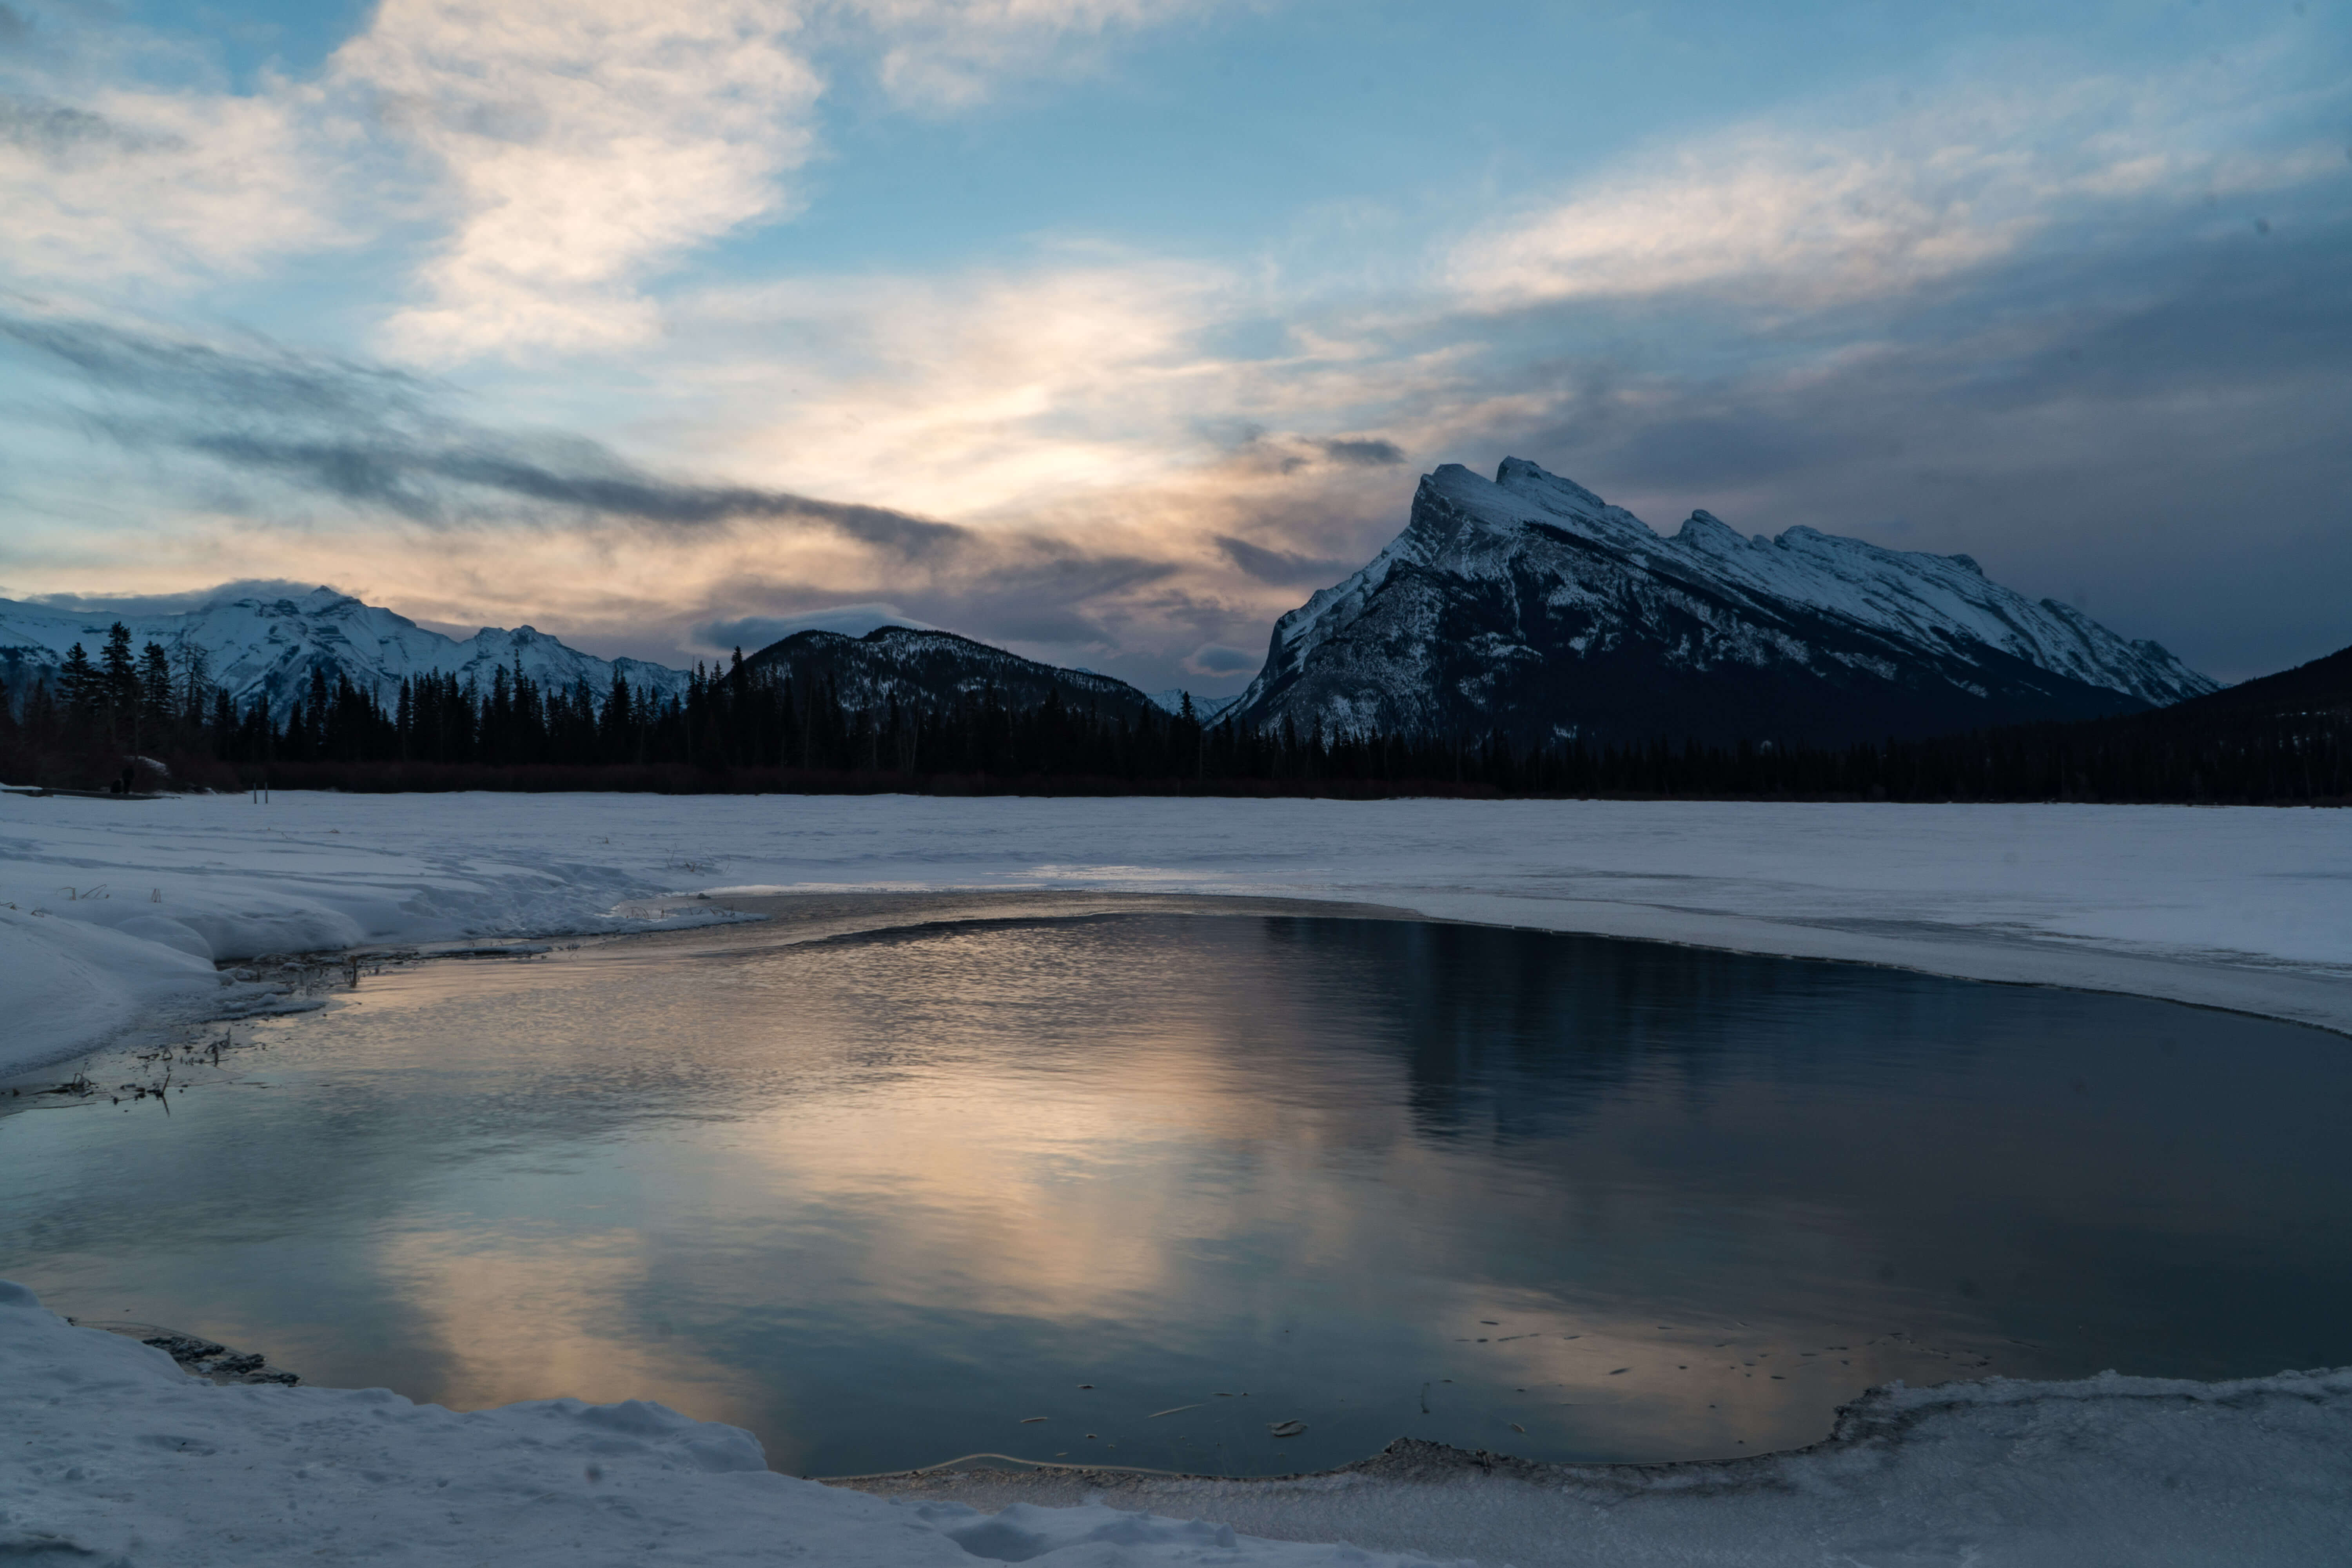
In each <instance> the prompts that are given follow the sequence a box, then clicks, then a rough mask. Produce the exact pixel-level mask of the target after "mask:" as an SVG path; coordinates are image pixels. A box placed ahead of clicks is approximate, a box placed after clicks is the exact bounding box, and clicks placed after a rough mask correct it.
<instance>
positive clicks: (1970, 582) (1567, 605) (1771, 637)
mask: <svg viewBox="0 0 2352 1568" xmlns="http://www.w3.org/2000/svg"><path fill="white" fill-rule="evenodd" d="M2215 689H2217V683H2216V682H2214V681H2212V680H2210V679H2208V678H2206V677H2205V676H2202V675H2200V674H2198V673H2197V672H2196V671H2194V670H2192V669H2189V668H2187V667H2186V666H2185V665H2183V664H2182V663H2181V662H2180V661H2179V659H2177V658H2173V656H2172V655H2171V654H2169V653H2168V652H2166V651H2165V650H2164V648H2162V647H2159V646H2158V645H2157V644H2155V643H2153V642H2126V641H2125V640H2124V639H2123V638H2121V637H2117V636H2116V635H2115V634H2114V633H2113V632H2110V631H2108V630H2107V629H2106V628H2105V626H2100V625H2099V624H2098V623H2097V622H2095V621H2094V620H2092V619H2091V618H2090V617H2089V616H2085V615H2084V614H2082V613H2081V612H2080V611H2078V610H2074V609H2073V608H2070V607H2069V606H2067V605H2062V604H2059V603H2057V602H2056V601H2054V600H2050V599H2044V600H2042V601H2040V602H2039V603H2037V602H2035V601H2033V600H2032V599H2029V598H2027V597H2026V596H2025V595H2021V594H2019V593H2016V592H2014V591H2013V590H2011V589H2008V588H2004V587H2002V586H2001V585H2000V584H1997V583H1994V582H1992V581H1991V580H1990V579H1989V578H1987V577H1986V576H1985V574H1984V573H1983V571H1982V570H1981V569H1980V568H1979V566H1978V565H1977V563H1975V562H1974V561H1971V560H1969V558H1968V557H1967V556H1965V555H1928V554H1923V553H1917V552H1906V551H1895V550H1885V549H1882V548H1880V547H1879V546H1877V545H1874V544H1869V543H1866V542H1863V541H1861V540H1856V539H1843V538H1839V537H1837V536H1836V535H1833V534H1827V533H1822V532H1819V531H1815V530H1813V529H1810V528H1792V529H1790V530H1789V531H1787V532H1785V533H1783V534H1781V535H1780V536H1779V537H1778V538H1774V539H1768V538H1766V537H1765V536H1763V535H1762V534H1758V535H1755V536H1754V537H1752V538H1743V537H1742V536H1741V535H1739V534H1738V533H1736V532H1734V531H1732V530H1731V529H1730V528H1729V527H1727V525H1726V524H1724V523H1723V522H1722V521H1719V520H1718V519H1717V518H1715V517H1713V516H1711V515H1710V514H1708V513H1706V512H1704V511H1700V512H1694V513H1692V514H1691V518H1690V521H1687V522H1685V523H1684V524H1683V526H1682V528H1681V530H1680V531H1678V532H1676V533H1675V535H1674V536H1673V537H1671V538H1668V537H1664V536H1662V535H1660V534H1659V533H1657V532H1656V531H1654V530H1653V529H1651V528H1650V527H1649V525H1648V524H1646V523H1644V522H1643V521H1641V520H1640V519H1639V518H1637V517H1635V516H1634V515H1633V513H1632V512H1629V511H1627V510H1624V509H1623V508H1622V507H1614V506H1611V505H1609V504H1608V503H1607V502H1606V501H1603V500H1601V498H1600V497H1599V496H1597V495H1594V494H1593V493H1592V492H1591V490H1588V489H1584V488H1583V487H1582V486H1580V485H1578V484H1575V483H1572V482H1571V481H1570V480H1567V479H1559V478H1558V477H1556V476H1554V475H1551V474H1548V473H1546V472H1545V471H1544V470H1543V469H1541V468H1538V467H1537V466H1536V465H1535V464H1533V463H1529V462H1525V461H1523V460H1521V459H1519V458H1508V459H1507V460H1505V462H1504V463H1503V465H1502V467H1501V468H1500V469H1499V470H1497V471H1496V476H1495V479H1494V481H1493V482H1492V483H1489V482H1488V481H1486V479H1481V478H1479V477H1478V476H1477V475H1475V474H1474V473H1472V472H1471V471H1470V470H1469V469H1467V468H1463V467H1461V466H1460V465H1458V464H1447V465H1446V466H1444V468H1439V469H1437V470H1436V471H1435V472H1434V473H1432V474H1429V475H1426V476H1425V477H1423V479H1422V481H1421V488H1420V489H1419V491H1418V493H1416V494H1415V496H1414V497H1413V503H1412V516H1411V518H1410V520H1409V521H1408V522H1407V523H1406V526H1405V529H1404V531H1403V532H1402V533H1401V534H1399V535H1398V536H1397V537H1396V538H1395V539H1394V540H1393V541H1391V542H1390V544H1389V545H1388V547H1387V548H1386V549H1384V550H1382V551H1381V552H1380V554H1379V555H1378V556H1376V557H1374V558H1373V560H1372V562H1371V563H1370V565H1368V566H1366V567H1364V568H1363V570H1361V571H1360V572H1358V573H1357V574H1355V575H1353V576H1351V577H1349V579H1348V580H1347V581H1345V582H1343V583H1340V584H1338V585H1337V586H1335V587H1330V588H1325V589H1322V590H1320V591H1318V593H1317V594H1316V595H1314V596H1313V597H1312V598H1310V599H1309V600H1307V603H1306V604H1305V605H1302V606H1300V607H1299V608H1297V609H1296V610H1293V611H1291V612H1290V613H1289V614H1288V615H1286V616H1283V617H1282V618H1281V619H1280V620H1279V621H1277V622H1276V623H1275V627H1274V636H1273V639H1272V642H1271V645H1270V646H1269V647H1268V649H1267V653H1266V661H1265V668H1262V669H1261V670H1260V671H1259V672H1258V676H1257V679H1255V680H1254V681H1253V682H1251V684H1250V688H1249V689H1248V690H1247V691H1246V692H1244V694H1243V696H1242V700H1241V701H1240V702H1239V704H1237V705H1236V707H1235V708H1234V710H1233V715H1234V719H1235V720H1237V721H1239V722H1241V723H1243V724H1245V725H1252V726H1271V725H1276V724H1280V723H1282V722H1284V721H1289V722H1291V723H1293V724H1294V725H1296V726H1297V728H1298V729H1300V730H1301V731H1305V730H1307V728H1308V727H1309V726H1311V725H1312V724H1315V723H1318V722H1319V723H1320V724H1322V726H1323V727H1324V729H1325V731H1327V732H1330V731H1351V730H1361V729H1366V728H1377V729H1381V730H1387V731H1412V732H1416V733H1423V734H1439V735H1465V734H1483V733H1486V732H1488V731H1493V730H1496V729H1500V730H1502V731H1506V732H1507V733H1509V734H1511V735H1513V736H1514V737H1515V738H1517V740H1519V741H1520V742H1522V743H1526V742H1548V741H1551V740H1554V739H1566V738H1570V737H1581V738H1584V739H1587V740H1593V741H1615V742H1628V741H1646V740H1649V739H1652V738H1654V737H1664V738H1666V739H1670V740H1675V741H1680V740H1683V739H1686V738H1687V739H1696V740H1702V741H1707V742H1718V743H1727V742H1732V741H1738V740H1759V741H1762V740H1770V741H1775V742H1785V743H1795V744H1811V745H1839V744H1844V743H1847V742H1853V741H1857V740H1870V739H1884V738H1885V737H1887V736H1890V735H1894V736H1922V735H1931V734H1937V733H1947V732H1950V731H1959V730H1966V729H1971V728H1975V727H1978V726H1981V725H1990V724H2008V723H2023V722H2032V721H2044V720H2069V719H2083V718H2095V717H2099V716H2101V715H2105V714H2111V713H2120V712H2130V711H2137V710H2145V709H2147V708H2149V707H2152V706H2158V705H2162V704H2166V703H2172V702H2178V701H2180V700H2183V699H2186V698H2191V697H2197V696H2200V695H2202V694H2204V693H2207V692H2210V691H2213V690H2215Z"/></svg>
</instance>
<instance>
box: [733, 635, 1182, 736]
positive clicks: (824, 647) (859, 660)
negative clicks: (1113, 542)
mask: <svg viewBox="0 0 2352 1568" xmlns="http://www.w3.org/2000/svg"><path fill="white" fill-rule="evenodd" d="M743 664H744V668H747V669H763V670H773V671H775V672H777V673H778V674H790V675H791V676H792V677H793V679H797V680H814V681H820V682H824V681H829V682H831V683H832V685H833V688H834V689H835V691H837V692H838V693H839V694H840V697H841V700H842V701H843V702H844V703H845V704H846V705H848V706H850V707H852V708H863V707H873V708H879V707H882V706H884V705H886V704H887V702H888V701H889V700H890V699H892V698H893V697H895V698H897V699H898V701H899V702H900V703H901V704H902V705H913V706H916V707H920V708H927V709H928V708H940V707H947V706H951V705H953V704H954V703H956V702H957V701H959V700H962V699H963V698H965V697H978V696H982V695H985V694H988V693H990V692H993V693H994V700H996V701H997V702H999V703H1001V704H1003V706H1005V707H1007V708H1011V709H1013V710H1026V709H1031V708H1040V707H1043V706H1045V702H1046V701H1047V700H1049V699H1054V698H1058V699H1059V700H1061V702H1062V705H1063V706H1064V707H1066V708H1071V709H1076V710H1080V711H1085V710H1094V711H1096V712H1098V713H1101V714H1102V715H1104V716H1105V717H1118V718H1122V719H1128V720H1134V719H1137V718H1139V717H1141V716H1142V715H1143V714H1144V713H1145V712H1146V711H1148V710H1149V711H1156V710H1155V709H1154V707H1153V703H1152V700H1151V699H1150V698H1149V697H1147V696H1145V695H1144V694H1143V693H1142V692H1141V691H1139V690H1137V689H1135V688H1134V687H1132V686H1129V684H1128V683H1127V682H1126V681H1124V680H1116V679H1112V678H1111V677H1109V676H1108V675H1097V674H1095V673H1094V672H1093V671H1091V670H1085V669H1063V668H1059V667H1057V666H1055V665H1050V664H1040V663H1038V662H1037V661H1036V660H1035V659H1031V658H1022V657H1021V656H1020V655H1019V654H1015V653H1007V652H1006V651H1005V650H1004V649H1003V648H1001V647H990V646H989V645H988V644H986V643H982V642H974V641H972V640H971V638H970V637H957V636H956V635H955V634H954V633H952V632H940V631H927V630H921V629H919V628H917V627H914V626H877V627H876V628H874V630H872V631H870V632H867V633H866V635H865V636H864V637H849V636H846V635H845V634H843V633H841V632H825V631H806V632H795V633H793V635H792V636H791V637H786V638H784V639H783V641H782V642H778V643H771V644H769V645H768V646H767V647H763V648H761V650H760V651H759V652H757V653H755V654H752V655H751V656H749V657H748V658H745V659H744V660H743Z"/></svg>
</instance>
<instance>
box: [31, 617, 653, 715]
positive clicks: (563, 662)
mask: <svg viewBox="0 0 2352 1568" xmlns="http://www.w3.org/2000/svg"><path fill="white" fill-rule="evenodd" d="M116 621H121V623H122V624H123V625H124V626H128V627H129V628H130V629H131V647H132V648H133V649H134V650H135V649H137V648H140V647H144V646H145V645H146V644H148V643H150V642H158V643H161V644H163V646H164V647H165V648H167V649H172V650H173V651H176V650H178V649H179V648H181V647H186V646H193V647H200V648H202V649H203V650H204V651H205V657H206V658H207V660H208V661H209V663H210V666H211V670H212V679H214V680H215V681H216V682H218V683H219V684H221V685H223V686H225V687H226V688H227V689H228V694H229V699H230V700H231V701H233V702H235V703H236V705H237V707H238V708H239V709H240V710H243V709H245V708H247V707H250V706H251V705H252V704H253V703H254V702H256V701H257V700H259V699H260V698H261V697H262V696H263V695H264V694H265V693H267V694H268V698H269V701H270V706H271V708H272V709H273V710H276V711H278V712H280V713H283V712H284V711H286V710H287V707H288V705H289V703H290V702H291V701H292V700H294V699H295V698H297V697H299V696H301V695H303V694H304V693H306V692H308V691H309V689H310V671H311V670H312V669H314V668H321V667H323V668H325V669H326V671H327V673H328V675H329V676H330V677H333V676H335V675H338V674H340V675H342V676H346V677H348V678H349V679H350V680H351V682H352V685H354V686H356V687H359V688H360V689H362V690H373V692H374V693H375V695H376V698H377V700H379V701H381V702H383V704H384V705H385V706H386V707H387V708H388V707H390V706H391V705H392V704H393V702H394V700H395V699H396V698H397V697H398V695H399V691H400V682H401V679H402V678H403V677H404V676H413V675H420V674H423V673H425V672H426V671H428V670H429V671H432V672H434V673H436V674H450V675H456V676H457V678H458V679H460V680H464V679H468V678H471V679H475V680H478V682H479V683H480V684H481V686H482V687H483V688H484V689H488V686H489V684H490V672H491V671H492V670H493V669H494V668H504V669H508V670H512V669H514V668H516V667H517V666H518V665H520V668H521V669H522V671H523V673H524V674H526V675H528V676H530V678H531V679H533V680H535V681H538V682H540V683H541V684H542V685H558V686H563V687H569V686H570V685H572V682H573V681H575V680H585V681H587V682H588V684H589V685H590V686H591V687H592V688H593V689H595V690H596V691H597V692H598V693H600V694H601V693H602V692H603V691H604V689H606V688H607V687H609V686H610V685H611V684H612V682H613V671H614V669H615V668H618V669H619V670H620V671H621V673H622V674H623V675H624V676H625V677H626V678H627V679H628V680H629V682H630V683H631V684H632V685H635V686H638V687H651V688H653V689H655V690H656V691H658V692H660V693H662V694H663V695H664V696H675V695H677V694H679V693H682V692H683V691H684V690H685V689H686V681H687V677H686V673H685V672H684V671H683V670H677V669H671V668H667V666H664V665H658V664H649V663H647V662H646V660H644V659H637V658H624V659H619V660H614V661H608V660H605V659H601V658H596V657H594V656H593V655H592V654H584V653H582V652H580V651H579V650H578V649H577V648H571V647H565V646H564V645H563V644H562V643H561V642H558V641H557V640H556V639H555V638H553V637H548V636H546V635H545V634H543V633H541V632H538V631H534V630H532V629H531V628H530V627H529V626H518V627H516V628H515V629H514V630H512V631H503V630H500V629H499V628H498V627H495V626H485V627H483V628H482V629H481V630H480V631H478V632H476V633H475V634H474V635H473V636H472V637H467V639H465V640H464V641H463V642H460V641H458V640H457V639H456V638H455V637H444V636H442V635H441V634H440V633H439V632H436V631H428V630H426V629H425V627H423V626H418V625H417V624H416V623H415V621H412V620H410V619H408V618H407V617H406V616H396V615H394V614H393V613H392V612H391V611H390V610H387V609H383V608H382V607H380V606H378V605H365V604H362V603H361V602H360V601H359V600H357V599H354V598H352V596H351V595H348V594H339V593H337V592H335V591H334V590H333V589H332V588H316V589H313V590H311V591H310V593H308V594H305V595H302V596H301V597H299V598H278V599H265V598H243V599H224V600H221V601H219V602H217V603H215V604H210V605H204V606H202V607H201V608H198V609H194V610H187V611H182V612H178V613H174V614H169V615H146V616H121V615H116V614H114V613H112V612H110V611H106V610H92V611H86V612H85V611H75V610H62V609H58V608H57V607H55V606H53V605H28V604H20V603H17V602H16V601H14V600H9V599H0V680H5V681H6V682H7V684H8V688H9V689H10V691H12V692H16V691H20V690H22V689H24V688H25V687H26V685H28V684H29V683H30V682H31V681H32V680H33V679H41V678H45V677H46V678H54V677H55V676H56V674H57V671H58V666H59V664H60V663H61V662H62V661H63V658H64V655H65V652H66V650H67V649H68V648H69V647H72V646H73V645H74V644H76V643H79V644H80V645H81V646H82V648H83V651H85V652H87V653H88V654H89V656H90V657H91V658H97V657H98V655H99V653H100V650H101V649H102V648H104V647H105V646H106V634H107V628H108V627H109V626H111V625H113V623H115V622H116Z"/></svg>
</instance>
